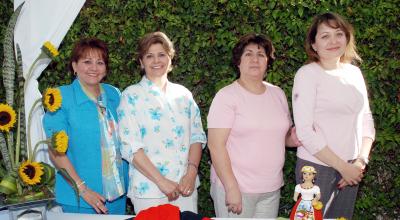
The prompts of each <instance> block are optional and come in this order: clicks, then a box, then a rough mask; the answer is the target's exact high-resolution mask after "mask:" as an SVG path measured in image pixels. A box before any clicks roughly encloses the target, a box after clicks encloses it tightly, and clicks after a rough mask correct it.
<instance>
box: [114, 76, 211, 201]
mask: <svg viewBox="0 0 400 220" xmlns="http://www.w3.org/2000/svg"><path fill="white" fill-rule="evenodd" d="M118 116H119V120H120V122H119V134H120V138H121V142H122V157H123V158H124V159H126V160H127V161H128V162H129V163H132V159H133V155H134V153H135V152H136V151H138V150H139V149H141V148H142V149H143V150H144V152H145V153H146V155H147V156H148V157H149V159H150V160H151V161H152V163H153V164H154V165H155V166H156V167H157V169H158V170H159V171H160V173H161V174H162V175H163V176H165V177H166V178H168V179H170V180H172V181H175V182H178V183H179V180H180V179H181V177H182V176H183V175H184V174H185V172H186V168H187V160H188V154H189V148H190V145H191V144H194V143H202V144H203V147H204V146H205V143H206V136H205V133H204V131H203V127H202V123H201V117H200V110H199V108H198V106H197V104H196V103H195V101H194V100H193V97H192V94H191V93H190V91H189V90H187V89H186V88H185V87H183V86H181V85H178V84H174V83H171V82H167V85H166V91H165V93H163V92H162V91H161V90H160V89H159V88H158V87H157V86H156V85H155V84H154V83H153V82H152V81H150V80H148V79H147V78H146V76H143V78H142V80H141V81H140V82H139V83H138V84H135V85H132V86H130V87H128V88H127V89H126V90H125V91H124V92H123V93H122V97H121V103H120V106H119V107H118ZM129 181H130V184H129V189H128V196H129V197H133V196H134V197H137V198H162V197H165V195H164V193H162V192H161V191H160V190H159V189H158V187H157V185H156V184H154V183H153V182H152V181H150V180H149V179H147V178H146V177H145V176H144V175H142V174H141V173H140V172H139V171H138V170H137V169H135V167H134V166H133V165H132V164H131V166H130V170H129Z"/></svg>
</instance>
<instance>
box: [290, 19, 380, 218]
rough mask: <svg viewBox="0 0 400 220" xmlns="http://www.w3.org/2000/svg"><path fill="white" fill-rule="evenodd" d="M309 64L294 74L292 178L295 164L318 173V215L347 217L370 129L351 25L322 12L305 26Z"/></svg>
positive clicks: (372, 131) (367, 148)
mask: <svg viewBox="0 0 400 220" xmlns="http://www.w3.org/2000/svg"><path fill="white" fill-rule="evenodd" d="M306 52H307V54H308V58H309V60H308V61H309V62H308V64H307V65H304V66H303V67H301V68H300V69H299V70H298V71H297V73H296V76H295V80H294V86H293V94H292V99H293V100H292V101H293V102H292V103H293V112H294V120H295V124H296V128H297V135H298V137H299V139H300V141H301V142H302V144H303V146H302V147H299V148H298V150H297V157H298V160H297V164H296V181H297V183H299V182H300V181H301V171H300V169H301V167H303V166H305V165H308V166H313V167H315V168H316V170H317V172H318V173H319V175H318V178H317V179H316V185H318V186H319V187H320V188H321V201H322V203H324V218H337V217H341V216H344V217H346V218H348V219H351V218H352V216H353V211H354V204H355V200H356V197H357V191H358V183H359V182H360V181H361V180H362V178H363V172H364V169H365V166H366V165H367V164H368V157H369V153H370V150H371V146H372V142H373V140H374V138H375V129H374V122H373V118H372V114H371V111H370V108H369V103H368V96H367V90H366V86H365V82H364V79H363V76H362V73H361V71H360V69H359V68H358V67H356V66H354V65H352V64H351V63H352V62H353V61H360V60H361V59H360V57H359V56H358V54H357V52H356V48H355V41H354V35H353V28H352V26H351V25H350V24H349V23H348V22H346V21H345V20H344V19H343V18H342V17H340V16H339V15H337V14H333V13H325V14H322V15H319V16H317V17H315V18H314V20H313V22H312V24H311V27H310V28H309V30H308V34H307V39H306Z"/></svg>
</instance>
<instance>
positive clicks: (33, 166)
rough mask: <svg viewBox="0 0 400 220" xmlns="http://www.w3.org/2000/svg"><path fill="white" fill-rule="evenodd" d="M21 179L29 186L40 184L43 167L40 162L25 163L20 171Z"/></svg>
mask: <svg viewBox="0 0 400 220" xmlns="http://www.w3.org/2000/svg"><path fill="white" fill-rule="evenodd" d="M18 174H19V177H20V178H21V179H22V181H23V182H24V183H26V184H28V185H35V184H38V183H40V180H41V177H42V175H43V166H42V165H41V164H40V163H38V162H31V161H29V160H28V161H24V162H23V163H22V164H21V166H20V167H19V169H18Z"/></svg>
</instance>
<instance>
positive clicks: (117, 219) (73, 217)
mask: <svg viewBox="0 0 400 220" xmlns="http://www.w3.org/2000/svg"><path fill="white" fill-rule="evenodd" d="M132 217H133V216H132V215H89V214H73V213H57V212H47V220H125V219H129V218H132ZM8 218H9V217H8V211H7V210H5V211H1V212H0V220H8ZM214 220H231V219H227V218H214ZM235 220H251V219H250V218H235ZM257 220H272V219H257Z"/></svg>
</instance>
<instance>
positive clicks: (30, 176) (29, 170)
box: [24, 165, 36, 179]
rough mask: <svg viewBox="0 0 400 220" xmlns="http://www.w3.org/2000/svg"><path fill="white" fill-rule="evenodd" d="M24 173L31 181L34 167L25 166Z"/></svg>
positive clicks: (34, 171)
mask: <svg viewBox="0 0 400 220" xmlns="http://www.w3.org/2000/svg"><path fill="white" fill-rule="evenodd" d="M24 173H25V174H26V175H27V176H28V177H29V178H30V179H33V177H35V174H36V170H35V167H34V166H32V165H26V167H25V170H24Z"/></svg>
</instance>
